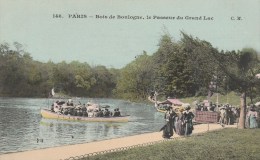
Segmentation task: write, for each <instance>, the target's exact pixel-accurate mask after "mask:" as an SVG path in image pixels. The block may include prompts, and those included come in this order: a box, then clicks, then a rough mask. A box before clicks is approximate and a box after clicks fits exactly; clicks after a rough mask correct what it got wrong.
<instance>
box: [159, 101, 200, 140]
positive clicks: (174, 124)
mask: <svg viewBox="0 0 260 160" xmlns="http://www.w3.org/2000/svg"><path fill="white" fill-rule="evenodd" d="M190 109H191V107H190V106H186V107H185V109H183V108H180V109H173V108H172V107H168V108H167V111H166V113H165V116H164V119H165V121H166V124H165V125H164V126H163V127H162V128H161V130H163V135H162V137H163V138H170V137H172V136H173V133H174V132H175V133H176V134H178V135H186V136H187V135H190V134H191V133H192V131H193V122H192V119H193V118H194V117H195V115H194V114H193V113H192V112H191V111H190Z"/></svg>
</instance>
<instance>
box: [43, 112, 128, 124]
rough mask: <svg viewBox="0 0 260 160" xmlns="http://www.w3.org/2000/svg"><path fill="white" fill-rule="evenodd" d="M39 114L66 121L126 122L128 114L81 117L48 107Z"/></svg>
mask: <svg viewBox="0 0 260 160" xmlns="http://www.w3.org/2000/svg"><path fill="white" fill-rule="evenodd" d="M41 115H42V117H43V118H47V119H59V120H68V121H82V122H128V121H129V117H130V116H129V115H127V116H119V117H113V116H110V117H82V116H71V115H64V114H58V113H55V112H52V111H51V110H49V109H41Z"/></svg>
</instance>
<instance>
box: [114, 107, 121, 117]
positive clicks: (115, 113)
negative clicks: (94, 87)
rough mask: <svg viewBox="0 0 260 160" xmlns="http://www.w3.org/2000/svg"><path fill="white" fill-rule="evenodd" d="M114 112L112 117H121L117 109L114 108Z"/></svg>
mask: <svg viewBox="0 0 260 160" xmlns="http://www.w3.org/2000/svg"><path fill="white" fill-rule="evenodd" d="M114 111H115V112H114V115H113V116H114V117H119V116H121V113H120V111H119V108H116V109H115V110H114Z"/></svg>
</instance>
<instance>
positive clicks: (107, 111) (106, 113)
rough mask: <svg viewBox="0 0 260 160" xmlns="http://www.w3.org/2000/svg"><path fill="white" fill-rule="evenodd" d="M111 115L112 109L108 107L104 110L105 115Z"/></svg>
mask: <svg viewBox="0 0 260 160" xmlns="http://www.w3.org/2000/svg"><path fill="white" fill-rule="evenodd" d="M110 115H111V113H110V111H109V110H108V109H107V108H106V109H105V112H104V116H105V117H109V116H110Z"/></svg>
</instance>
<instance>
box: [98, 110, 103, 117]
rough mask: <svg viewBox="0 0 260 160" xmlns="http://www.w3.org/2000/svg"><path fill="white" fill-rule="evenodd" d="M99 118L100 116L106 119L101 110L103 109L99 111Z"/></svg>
mask: <svg viewBox="0 0 260 160" xmlns="http://www.w3.org/2000/svg"><path fill="white" fill-rule="evenodd" d="M99 116H100V117H104V112H103V110H101V109H99Z"/></svg>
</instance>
